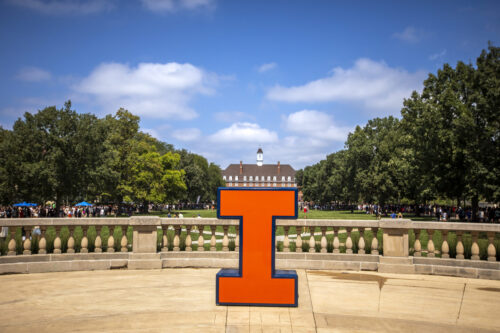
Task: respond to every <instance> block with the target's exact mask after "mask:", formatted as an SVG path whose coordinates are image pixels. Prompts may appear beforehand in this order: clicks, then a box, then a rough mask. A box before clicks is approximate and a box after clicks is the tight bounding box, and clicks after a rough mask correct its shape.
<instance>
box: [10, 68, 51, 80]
mask: <svg viewBox="0 0 500 333" xmlns="http://www.w3.org/2000/svg"><path fill="white" fill-rule="evenodd" d="M51 77H52V75H51V74H50V72H48V71H46V70H44V69H41V68H38V67H24V68H21V70H20V71H19V72H18V73H17V75H16V78H17V79H18V80H21V81H27V82H41V81H46V80H50V78H51Z"/></svg>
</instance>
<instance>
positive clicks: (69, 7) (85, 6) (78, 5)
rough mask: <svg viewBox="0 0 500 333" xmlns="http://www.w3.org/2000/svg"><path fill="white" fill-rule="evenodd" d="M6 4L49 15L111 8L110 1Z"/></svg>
mask: <svg viewBox="0 0 500 333" xmlns="http://www.w3.org/2000/svg"><path fill="white" fill-rule="evenodd" d="M7 2H8V3H10V4H12V5H16V6H19V7H24V8H28V9H31V10H34V11H37V12H40V13H43V14H50V15H63V14H82V15H86V14H93V13H97V12H101V11H104V10H108V9H111V8H113V1H111V0H7Z"/></svg>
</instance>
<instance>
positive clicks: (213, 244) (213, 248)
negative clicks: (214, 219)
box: [210, 225, 217, 251]
mask: <svg viewBox="0 0 500 333" xmlns="http://www.w3.org/2000/svg"><path fill="white" fill-rule="evenodd" d="M216 229H217V226H216V225H211V226H210V231H211V232H212V237H210V251H217V240H216V238H215V230H216Z"/></svg>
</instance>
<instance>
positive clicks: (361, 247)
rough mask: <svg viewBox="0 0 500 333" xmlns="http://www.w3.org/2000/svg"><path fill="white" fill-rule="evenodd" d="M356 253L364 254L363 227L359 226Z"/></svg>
mask: <svg viewBox="0 0 500 333" xmlns="http://www.w3.org/2000/svg"><path fill="white" fill-rule="evenodd" d="M358 254H365V228H359V241H358Z"/></svg>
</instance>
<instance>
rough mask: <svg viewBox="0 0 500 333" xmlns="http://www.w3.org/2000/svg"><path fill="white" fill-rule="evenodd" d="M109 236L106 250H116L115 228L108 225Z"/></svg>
mask: <svg viewBox="0 0 500 333" xmlns="http://www.w3.org/2000/svg"><path fill="white" fill-rule="evenodd" d="M108 230H109V237H108V248H107V249H106V252H115V235H114V234H115V230H114V228H112V227H108Z"/></svg>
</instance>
